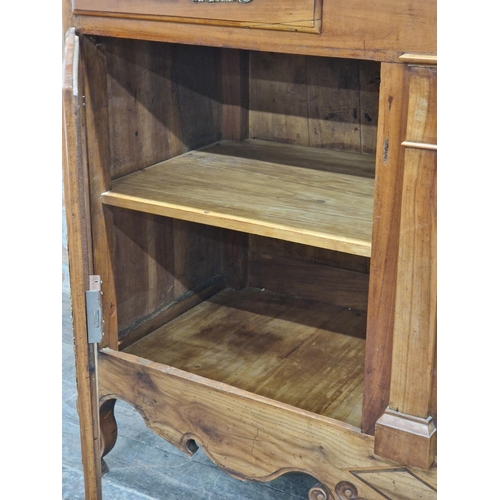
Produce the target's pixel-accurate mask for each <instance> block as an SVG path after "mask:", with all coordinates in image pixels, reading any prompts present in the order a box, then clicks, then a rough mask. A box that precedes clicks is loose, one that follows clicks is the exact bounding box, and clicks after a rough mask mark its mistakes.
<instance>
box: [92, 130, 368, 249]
mask: <svg viewBox="0 0 500 500" xmlns="http://www.w3.org/2000/svg"><path fill="white" fill-rule="evenodd" d="M374 171H375V160H374V157H373V156H372V155H360V154H353V153H343V152H337V151H329V150H326V149H315V148H309V147H303V146H292V145H288V144H278V143H273V142H266V141H258V140H247V141H243V142H232V141H221V142H220V143H217V144H215V145H212V146H209V147H207V148H203V149H200V150H197V151H191V152H189V153H186V154H184V155H181V156H178V157H175V158H172V159H170V160H167V161H164V162H161V163H158V164H156V165H153V166H151V167H149V168H147V169H144V170H141V171H139V172H135V173H133V174H130V175H128V176H125V177H122V178H119V179H116V180H114V181H113V182H112V187H111V190H110V191H107V192H105V193H103V194H102V202H103V203H104V204H107V205H113V206H116V207H122V208H127V209H132V210H138V211H141V212H148V213H152V214H157V215H163V216H167V217H173V218H177V219H183V220H188V221H191V222H198V223H202V224H208V225H212V226H218V227H223V228H227V229H234V230H237V231H243V232H247V233H252V234H258V235H261V236H269V237H274V238H280V239H283V240H288V241H293V242H296V243H307V244H308V245H313V246H317V247H321V248H327V249H331V250H338V251H341V252H346V253H351V254H356V255H363V256H366V257H369V256H370V253H371V230H372V214H373V190H374Z"/></svg>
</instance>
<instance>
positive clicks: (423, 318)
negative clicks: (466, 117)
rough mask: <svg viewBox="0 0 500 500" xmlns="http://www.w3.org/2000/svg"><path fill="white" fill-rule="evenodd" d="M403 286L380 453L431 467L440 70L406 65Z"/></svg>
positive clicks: (400, 273) (400, 262)
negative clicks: (407, 97) (438, 74)
mask: <svg viewBox="0 0 500 500" xmlns="http://www.w3.org/2000/svg"><path fill="white" fill-rule="evenodd" d="M405 68H406V69H405V71H406V72H407V73H408V75H409V99H408V122H407V130H406V136H405V140H404V141H403V142H402V145H401V146H402V149H403V150H404V162H403V171H404V173H403V186H402V203H401V230H400V238H399V249H398V281H397V286H396V296H395V309H394V338H393V349H392V368H391V388H390V399H389V406H388V408H387V410H386V411H385V413H384V414H383V415H382V417H381V418H380V419H379V420H378V421H377V425H376V429H375V453H377V454H379V455H381V456H384V457H387V458H391V459H393V460H397V461H399V462H402V463H404V464H408V465H413V466H415V467H421V468H427V467H429V466H430V465H431V464H432V463H433V462H434V458H435V454H436V428H435V425H434V422H433V419H432V416H431V413H432V412H433V411H435V407H433V405H434V403H433V401H432V397H433V396H432V393H433V391H434V384H435V378H434V377H435V373H434V363H435V359H436V357H435V346H436V309H437V300H436V288H437V272H436V225H437V213H436V175H437V133H436V130H437V127H436V115H437V113H436V101H437V99H436V97H437V95H436V94H437V85H436V79H437V77H436V73H437V72H436V68H434V67H429V66H419V65H416V66H415V65H409V66H407V67H405Z"/></svg>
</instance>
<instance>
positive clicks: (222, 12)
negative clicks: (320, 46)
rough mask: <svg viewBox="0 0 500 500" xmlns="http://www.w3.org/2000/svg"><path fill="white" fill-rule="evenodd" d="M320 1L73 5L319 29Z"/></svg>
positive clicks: (82, 9) (97, 0)
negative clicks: (278, 3)
mask: <svg viewBox="0 0 500 500" xmlns="http://www.w3.org/2000/svg"><path fill="white" fill-rule="evenodd" d="M321 3H322V0H280V5H279V8H276V5H275V4H273V3H272V2H269V1H266V0H253V1H250V2H249V3H246V2H238V1H233V2H227V1H226V2H219V3H215V4H214V2H210V3H209V2H206V1H204V0H198V1H189V2H179V1H175V0H174V1H168V0H167V1H163V2H158V1H155V0H122V1H117V0H75V2H74V9H75V12H76V13H78V14H91V15H105V16H110V17H125V18H127V17H130V18H139V19H158V18H159V19H164V20H169V21H174V22H185V23H197V24H198V23H199V24H208V25H221V24H222V25H229V26H240V27H242V28H260V29H273V30H287V29H288V30H293V31H312V32H318V30H319V25H320V21H321Z"/></svg>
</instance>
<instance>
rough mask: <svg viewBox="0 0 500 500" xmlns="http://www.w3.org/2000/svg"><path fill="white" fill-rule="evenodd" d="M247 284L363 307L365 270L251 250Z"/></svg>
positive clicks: (278, 291)
mask: <svg viewBox="0 0 500 500" xmlns="http://www.w3.org/2000/svg"><path fill="white" fill-rule="evenodd" d="M248 261H249V262H248V263H249V266H248V269H249V279H248V283H249V285H250V286H253V287H256V288H265V289H266V290H271V291H273V292H276V293H287V294H291V295H296V296H297V297H302V298H305V299H311V300H321V301H322V302H327V303H329V304H335V305H338V306H342V307H350V308H353V309H358V310H360V311H366V309H367V304H368V278H369V275H368V274H366V273H359V272H355V271H351V270H346V269H338V268H336V267H331V266H325V265H321V264H311V263H308V262H307V261H302V260H298V259H290V258H286V257H278V256H274V255H269V254H262V253H257V252H250V254H249V257H248Z"/></svg>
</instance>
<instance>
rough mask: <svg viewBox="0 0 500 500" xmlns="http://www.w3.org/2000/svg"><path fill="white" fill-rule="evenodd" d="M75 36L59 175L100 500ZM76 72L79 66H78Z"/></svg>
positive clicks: (84, 439) (89, 475)
mask: <svg viewBox="0 0 500 500" xmlns="http://www.w3.org/2000/svg"><path fill="white" fill-rule="evenodd" d="M78 43H79V38H78V37H77V36H76V35H75V31H74V29H70V30H69V31H68V34H67V36H66V46H65V64H64V75H63V78H64V80H63V145H64V152H63V172H64V196H65V204H66V217H67V229H68V254H69V264H70V288H71V306H72V316H73V335H74V342H75V364H76V379H77V385H78V403H77V406H78V415H79V419H80V436H81V448H82V462H83V469H84V477H85V495H86V498H89V499H90V498H92V499H97V500H100V499H101V462H100V450H99V417H98V410H97V406H98V405H97V381H96V365H95V356H96V353H95V347H94V346H93V345H91V344H89V343H88V340H87V321H86V307H85V291H86V290H87V289H88V286H89V276H90V275H92V274H93V270H92V243H91V236H90V227H89V222H90V214H89V203H88V200H89V194H88V177H87V176H88V172H87V168H86V167H87V165H86V162H87V158H86V146H85V138H84V131H83V127H84V123H83V116H82V102H81V93H80V92H81V89H82V88H83V85H82V84H83V82H82V78H83V75H82V72H81V71H78V69H79V68H78V66H79V64H80V58H79V55H78ZM80 69H81V68H80Z"/></svg>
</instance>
